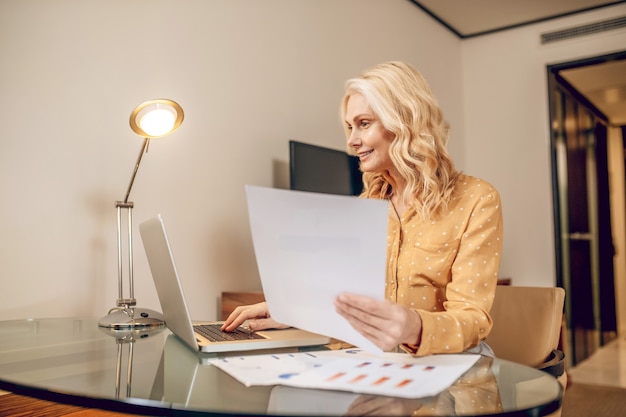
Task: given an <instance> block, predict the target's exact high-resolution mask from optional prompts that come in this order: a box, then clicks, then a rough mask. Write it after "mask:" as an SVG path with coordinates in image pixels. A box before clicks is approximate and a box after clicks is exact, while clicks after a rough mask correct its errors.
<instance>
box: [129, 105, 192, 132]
mask: <svg viewBox="0 0 626 417" xmlns="http://www.w3.org/2000/svg"><path fill="white" fill-rule="evenodd" d="M184 117H185V115H184V113H183V108H182V107H181V106H180V104H178V103H176V102H175V101H173V100H168V99H162V98H160V99H154V100H148V101H145V102H143V103H141V104H140V105H138V106H137V107H135V108H134V109H133V111H132V113H131V114H130V127H131V129H133V132H135V133H136V134H138V135H139V136H142V137H144V138H150V139H154V138H160V137H162V136H166V135H169V134H170V133H172V132H173V131H174V130H176V129H178V127H179V126H180V125H181V123H182V122H183V118H184Z"/></svg>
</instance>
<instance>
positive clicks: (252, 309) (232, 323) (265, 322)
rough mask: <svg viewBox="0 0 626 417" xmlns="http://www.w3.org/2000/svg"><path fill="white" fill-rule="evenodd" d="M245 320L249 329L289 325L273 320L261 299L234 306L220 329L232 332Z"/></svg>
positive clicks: (284, 327) (279, 327) (275, 327)
mask: <svg viewBox="0 0 626 417" xmlns="http://www.w3.org/2000/svg"><path fill="white" fill-rule="evenodd" d="M246 320H249V321H248V327H249V328H250V330H254V331H256V330H265V329H286V328H287V327H289V326H287V325H284V324H281V323H278V322H276V321H274V319H272V318H271V317H270V312H269V310H268V308H267V303H266V302H265V301H263V302H262V303H257V304H251V305H247V306H239V307H237V308H235V310H233V312H232V313H230V316H228V318H227V319H226V321H225V322H224V324H223V325H222V331H224V332H232V331H233V330H235V329H236V328H237V327H239V326H241V325H242V324H243V322H244V321H246Z"/></svg>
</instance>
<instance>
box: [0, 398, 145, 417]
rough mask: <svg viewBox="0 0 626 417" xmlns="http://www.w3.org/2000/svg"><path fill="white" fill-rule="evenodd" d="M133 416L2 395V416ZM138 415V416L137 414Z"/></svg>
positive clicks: (0, 407)
mask: <svg viewBox="0 0 626 417" xmlns="http://www.w3.org/2000/svg"><path fill="white" fill-rule="evenodd" d="M22 416H23V417H61V416H70V417H131V414H122V413H115V412H112V411H104V410H97V409H93V408H83V407H77V406H73V405H65V404H59V403H55V402H50V401H44V400H38V399H35V398H30V397H24V396H21V395H17V394H11V393H9V394H4V395H0V417H22ZM135 417H136V416H135Z"/></svg>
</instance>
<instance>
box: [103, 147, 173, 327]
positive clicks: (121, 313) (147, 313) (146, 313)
mask: <svg viewBox="0 0 626 417" xmlns="http://www.w3.org/2000/svg"><path fill="white" fill-rule="evenodd" d="M149 141H150V140H149V139H148V138H146V139H145V141H144V143H143V146H142V148H141V151H140V152H139V157H138V158H137V163H136V164H135V169H134V171H133V175H132V177H131V179H130V184H129V185H128V191H127V192H126V198H125V199H124V201H116V202H115V207H116V208H117V285H118V299H117V307H114V308H112V309H111V310H109V313H108V314H107V315H106V316H105V317H103V318H102V319H101V320H100V321H99V322H98V325H99V326H100V327H107V328H110V329H114V330H124V329H135V328H141V329H144V328H155V327H162V326H164V325H165V321H164V320H163V315H162V314H161V313H158V312H156V311H153V310H149V309H145V308H136V307H135V306H136V304H137V300H135V289H134V288H135V283H134V280H133V207H134V204H133V203H132V202H131V201H128V196H129V195H130V190H131V189H132V187H133V182H134V181H135V175H136V174H137V170H138V169H139V164H140V163H141V158H142V156H143V154H144V153H145V152H147V149H148V143H149ZM122 210H126V212H127V226H128V229H127V232H126V234H127V237H128V242H127V249H128V253H127V257H128V259H127V260H128V287H129V291H130V292H129V297H128V298H124V282H123V281H124V271H123V269H124V268H123V264H124V256H123V250H122Z"/></svg>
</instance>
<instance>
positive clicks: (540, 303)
mask: <svg viewBox="0 0 626 417" xmlns="http://www.w3.org/2000/svg"><path fill="white" fill-rule="evenodd" d="M564 301H565V290H563V288H559V287H516V286H506V285H498V286H497V287H496V295H495V299H494V302H493V307H492V308H491V312H490V314H491V318H492V319H493V328H492V329H491V333H489V336H488V337H487V343H488V344H489V346H491V348H492V349H493V351H494V353H495V354H496V356H497V357H498V358H502V359H506V360H510V361H513V362H518V363H522V364H524V365H528V366H533V367H537V366H539V365H541V364H542V363H543V362H544V361H545V360H546V359H547V358H548V357H549V356H550V354H551V352H552V351H553V350H554V349H557V347H558V344H559V338H560V335H561V326H562V322H563V303H564Z"/></svg>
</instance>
